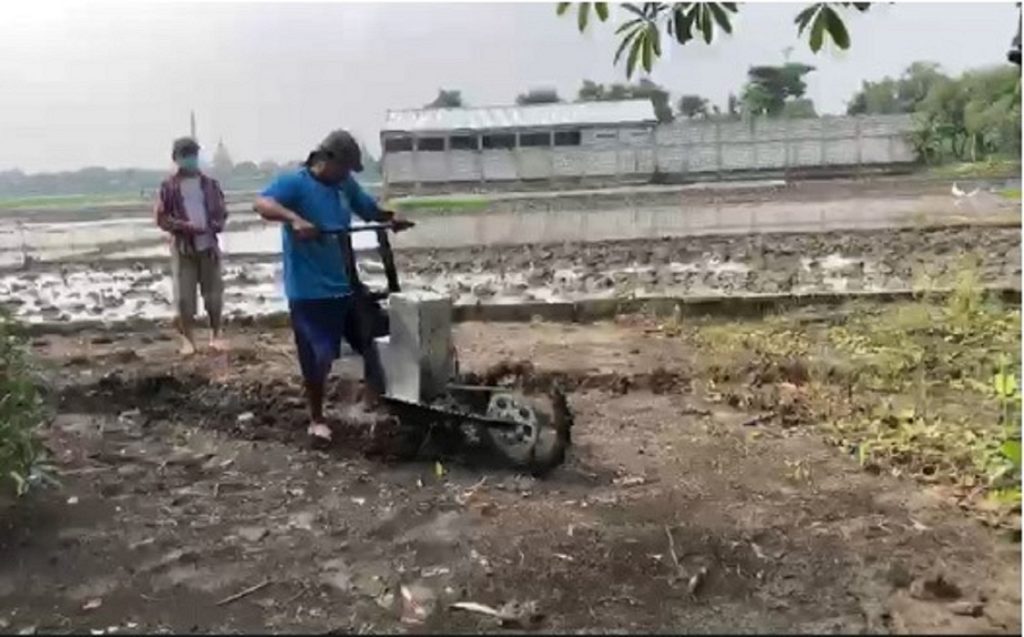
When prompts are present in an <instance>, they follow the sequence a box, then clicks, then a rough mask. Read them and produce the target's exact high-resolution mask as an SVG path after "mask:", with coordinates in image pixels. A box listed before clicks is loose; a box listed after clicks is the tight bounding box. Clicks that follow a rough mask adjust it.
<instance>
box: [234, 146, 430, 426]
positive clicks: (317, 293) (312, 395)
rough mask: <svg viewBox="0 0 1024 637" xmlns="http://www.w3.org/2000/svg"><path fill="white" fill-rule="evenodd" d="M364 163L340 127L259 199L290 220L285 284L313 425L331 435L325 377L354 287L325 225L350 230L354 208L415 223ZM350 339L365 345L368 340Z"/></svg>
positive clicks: (268, 212)
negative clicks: (381, 192) (398, 211)
mask: <svg viewBox="0 0 1024 637" xmlns="http://www.w3.org/2000/svg"><path fill="white" fill-rule="evenodd" d="M362 169H363V164H362V153H361V151H360V149H359V145H358V144H357V143H356V141H355V139H353V138H352V136H351V135H350V134H348V133H347V132H346V131H343V130H337V131H334V132H333V133H331V134H330V135H328V136H327V138H326V139H325V140H324V141H323V142H322V143H321V144H320V146H319V147H317V149H316V150H314V151H313V152H312V153H310V155H309V158H308V159H307V160H306V164H305V166H303V167H302V168H300V169H298V170H296V171H294V172H289V173H286V174H283V175H281V176H279V177H278V178H277V179H276V180H275V181H274V183H272V184H271V185H270V186H269V187H268V188H267V189H266V190H264V191H263V193H262V194H261V196H260V197H259V198H257V200H256V203H255V205H254V208H255V209H256V212H258V213H259V214H260V216H262V217H263V218H264V219H266V220H268V221H279V222H281V223H283V224H284V225H283V227H282V230H281V238H282V259H283V262H284V291H285V296H286V297H287V298H288V310H289V312H290V314H291V319H292V330H293V331H294V333H295V345H296V348H297V349H298V355H299V365H300V367H301V369H302V376H303V379H304V380H305V384H306V396H307V400H308V401H309V412H310V425H309V433H310V434H311V435H312V436H314V437H315V438H319V439H321V440H325V441H329V440H330V438H331V430H330V428H329V427H328V426H327V423H326V421H325V419H324V413H323V401H324V385H325V383H326V381H327V376H328V374H329V373H330V371H331V365H332V363H333V362H334V360H335V359H337V358H338V356H339V355H340V354H341V339H342V337H343V336H344V335H345V333H346V322H347V320H348V319H350V318H352V317H350V316H349V312H350V310H351V302H352V292H353V290H352V286H351V282H350V281H349V276H348V270H347V262H346V257H345V254H343V251H342V242H341V241H339V237H338V236H337V235H326V236H325V235H323V234H322V233H324V232H333V231H339V230H347V229H348V228H349V226H350V224H351V222H352V213H355V214H356V215H358V216H359V217H360V218H362V219H364V220H366V221H383V222H391V223H393V224H394V227H395V229H396V230H401V229H403V228H405V227H408V226H409V225H411V224H409V223H408V222H407V221H404V220H402V219H399V218H397V217H396V216H395V214H394V213H393V212H391V211H387V210H382V209H381V208H380V207H378V205H377V202H376V201H374V199H373V197H371V196H370V195H369V194H367V193H366V191H364V190H363V189H362V188H361V187H360V186H359V183H358V182H356V180H355V179H354V178H353V177H352V173H353V172H360V171H362ZM349 341H350V344H351V345H353V349H356V350H357V351H361V345H362V344H361V343H352V342H351V341H352V339H351V338H349Z"/></svg>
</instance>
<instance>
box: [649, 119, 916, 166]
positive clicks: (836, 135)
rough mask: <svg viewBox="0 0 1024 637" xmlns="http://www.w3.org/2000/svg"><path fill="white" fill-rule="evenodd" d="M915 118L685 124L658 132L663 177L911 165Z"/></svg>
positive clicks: (675, 124)
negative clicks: (910, 136)
mask: <svg viewBox="0 0 1024 637" xmlns="http://www.w3.org/2000/svg"><path fill="white" fill-rule="evenodd" d="M911 127H912V122H911V120H910V117H909V116H905V115H893V116H888V115H887V116H873V117H821V118H814V119H799V120H768V119H760V120H750V121H739V122H707V123H691V122H679V123H673V124H667V125H663V126H659V127H658V129H657V131H656V135H655V138H656V151H655V152H656V154H657V169H658V172H659V173H661V174H662V175H665V176H667V177H670V178H671V177H676V178H685V177H687V176H690V175H693V176H695V177H696V176H704V175H707V174H709V173H730V172H753V171H789V170H800V169H812V168H829V167H842V166H845V167H858V166H877V165H887V164H905V163H908V162H912V161H914V159H915V155H914V151H913V148H912V146H911V145H910V143H909V142H908V141H907V140H906V138H905V137H906V134H907V133H908V132H909V131H910V130H911Z"/></svg>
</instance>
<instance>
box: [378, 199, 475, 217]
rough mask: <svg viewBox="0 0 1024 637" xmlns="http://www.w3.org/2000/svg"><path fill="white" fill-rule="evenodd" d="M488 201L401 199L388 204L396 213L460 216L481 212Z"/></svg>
mask: <svg viewBox="0 0 1024 637" xmlns="http://www.w3.org/2000/svg"><path fill="white" fill-rule="evenodd" d="M489 203H490V200H488V199H487V198H486V197H479V196H461V197H403V198H401V199H392V200H391V201H389V202H388V205H389V206H391V207H392V208H393V209H395V210H396V211H398V212H405V213H419V214H461V213H468V212H482V211H484V210H486V209H487V206H488V204H489Z"/></svg>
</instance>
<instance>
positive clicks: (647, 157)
mask: <svg viewBox="0 0 1024 637" xmlns="http://www.w3.org/2000/svg"><path fill="white" fill-rule="evenodd" d="M656 123H657V119H656V117H655V115H654V107H653V106H652V105H651V102H650V100H646V99H641V100H626V101H618V102H582V103H567V104H563V103H557V104H532V105H526V106H491V107H482V108H437V109H417V110H402V111H388V114H387V122H386V123H385V125H384V127H383V129H382V131H381V147H382V149H383V158H382V164H383V173H384V185H385V187H386V188H387V190H388V192H389V193H408V192H430V191H439V190H451V189H459V190H489V189H494V188H502V187H524V186H528V185H530V184H536V185H538V186H540V187H546V186H549V185H553V184H555V183H559V182H562V183H588V182H594V183H602V184H607V183H609V182H615V183H620V182H621V183H629V182H634V181H645V180H647V179H649V178H650V176H651V175H652V174H653V172H654V167H655V161H654V145H653V142H654V127H655V124H656Z"/></svg>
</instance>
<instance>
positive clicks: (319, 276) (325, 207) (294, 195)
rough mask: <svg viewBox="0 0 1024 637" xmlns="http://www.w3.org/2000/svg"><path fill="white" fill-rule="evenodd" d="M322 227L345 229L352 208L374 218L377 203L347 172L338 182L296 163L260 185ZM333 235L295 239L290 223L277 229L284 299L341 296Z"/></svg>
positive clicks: (343, 287) (343, 281)
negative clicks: (328, 181) (330, 183)
mask: <svg viewBox="0 0 1024 637" xmlns="http://www.w3.org/2000/svg"><path fill="white" fill-rule="evenodd" d="M263 196H264V197H270V198H271V199H273V200H274V201H276V202H277V203H279V204H281V205H282V206H284V207H285V208H288V209H289V210H293V211H294V212H296V213H298V215H299V216H300V217H302V218H303V219H305V220H306V221H308V222H310V223H312V224H313V225H314V226H316V227H317V228H319V229H320V230H323V231H331V230H346V229H348V227H349V226H350V225H351V223H352V213H353V212H354V213H356V214H357V215H359V217H361V218H362V219H365V220H367V221H376V220H378V218H379V208H377V203H376V202H375V201H374V200H373V197H371V196H370V195H369V194H367V192H366V191H365V190H363V189H362V188H361V187H360V186H359V183H358V182H357V181H356V180H355V179H354V178H352V177H351V176H349V178H348V179H346V180H345V181H344V182H343V183H342V184H340V185H339V186H328V185H327V184H324V183H323V182H320V181H317V179H316V178H315V177H313V175H312V174H310V172H309V170H308V169H306V168H301V169H299V170H296V171H294V172H289V173H285V174H283V175H280V176H279V177H278V178H277V179H276V180H274V183H272V184H270V186H269V187H268V188H267V189H266V190H264V191H263ZM338 239H339V237H338V236H336V235H325V236H321V237H319V238H317V239H308V240H300V239H298V238H296V237H295V236H294V232H293V231H292V227H291V225H289V224H284V225H283V227H282V229H281V246H282V249H281V251H282V254H283V261H284V293H285V296H287V297H288V300H302V299H330V298H338V297H342V296H346V295H347V294H348V293H349V291H350V289H349V282H348V273H347V271H346V268H345V259H344V257H343V255H342V252H341V247H340V244H339V242H338Z"/></svg>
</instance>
